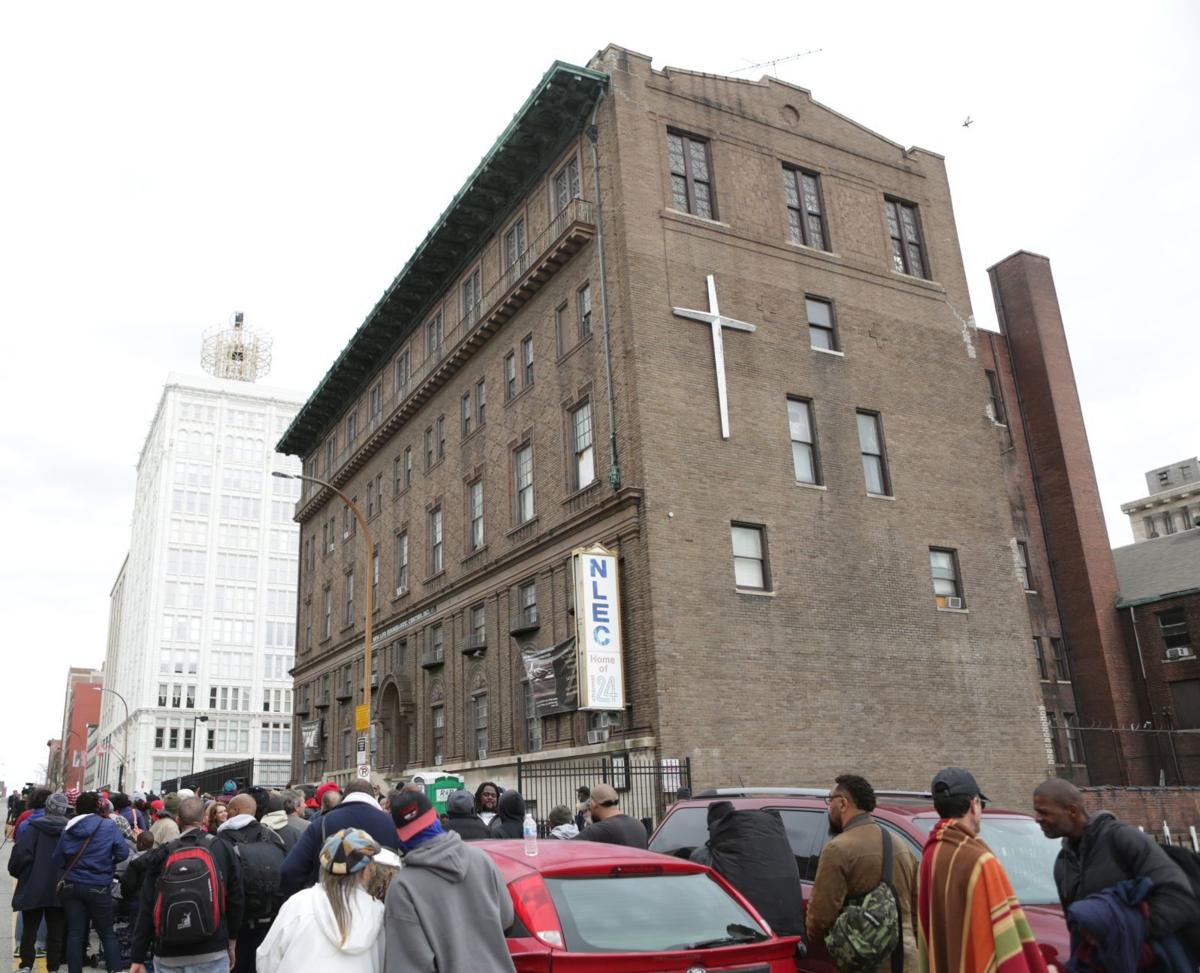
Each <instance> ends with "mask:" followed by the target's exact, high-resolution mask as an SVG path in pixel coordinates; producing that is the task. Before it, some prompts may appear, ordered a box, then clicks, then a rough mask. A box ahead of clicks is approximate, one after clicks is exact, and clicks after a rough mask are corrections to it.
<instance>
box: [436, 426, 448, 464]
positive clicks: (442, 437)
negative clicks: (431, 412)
mask: <svg viewBox="0 0 1200 973" xmlns="http://www.w3.org/2000/svg"><path fill="white" fill-rule="evenodd" d="M437 458H438V462H439V463H440V462H441V461H442V460H444V459H445V458H446V417H445V416H438V417H437Z"/></svg>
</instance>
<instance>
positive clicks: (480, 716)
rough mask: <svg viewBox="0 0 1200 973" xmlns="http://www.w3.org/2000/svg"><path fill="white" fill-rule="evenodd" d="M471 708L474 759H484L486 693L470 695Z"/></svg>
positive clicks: (485, 752) (486, 726) (486, 723)
mask: <svg viewBox="0 0 1200 973" xmlns="http://www.w3.org/2000/svg"><path fill="white" fill-rule="evenodd" d="M471 709H472V710H473V711H474V713H473V716H474V720H473V724H474V729H475V748H474V753H475V759H476V760H484V759H485V758H486V757H487V730H488V705H487V693H480V694H479V695H478V696H472V697H471Z"/></svg>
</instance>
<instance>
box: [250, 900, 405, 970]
mask: <svg viewBox="0 0 1200 973" xmlns="http://www.w3.org/2000/svg"><path fill="white" fill-rule="evenodd" d="M350 901H351V910H352V911H351V918H350V930H349V933H348V935H347V936H346V941H345V943H342V941H341V938H342V937H341V933H340V932H339V931H338V926H337V920H335V919H334V917H333V909H332V907H331V906H330V904H329V896H327V895H326V894H325V890H324V889H323V888H321V886H320V885H316V886H313V887H312V888H308V889H304V891H302V892H297V893H296V894H295V895H293V896H292V897H291V898H290V899H288V900H287V901H286V902H285V903H284V904H283V907H282V908H281V909H280V910H279V915H277V916H276V917H275V921H274V923H272V924H271V931H270V932H269V933H267V938H266V939H264V940H263V944H262V945H261V946H259V947H258V953H257V954H256V959H257V969H258V971H259V973H281V971H285V970H345V971H354V973H380V971H381V970H382V969H383V936H382V935H380V933H381V932H382V930H383V903H382V902H380V901H379V900H378V899H374V898H372V897H371V896H370V895H369V894H368V893H367V891H366V889H364V888H362V887H361V886H360V887H359V888H356V889H355V891H354V896H353V898H352V899H351V900H350Z"/></svg>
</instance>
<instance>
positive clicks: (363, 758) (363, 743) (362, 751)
mask: <svg viewBox="0 0 1200 973" xmlns="http://www.w3.org/2000/svg"><path fill="white" fill-rule="evenodd" d="M355 756H356V758H357V759H356V760H355V763H357V764H358V765H359V767H362V766H363V765H364V764H367V763H370V758H369V757H368V756H367V738H366V737H365V736H361V737H359V738H358V752H357V754H355Z"/></svg>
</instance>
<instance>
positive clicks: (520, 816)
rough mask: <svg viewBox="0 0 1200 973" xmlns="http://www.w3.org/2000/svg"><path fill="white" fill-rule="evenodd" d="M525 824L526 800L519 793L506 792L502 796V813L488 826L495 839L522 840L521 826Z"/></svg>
mask: <svg viewBox="0 0 1200 973" xmlns="http://www.w3.org/2000/svg"><path fill="white" fill-rule="evenodd" d="M524 823H525V798H523V797H522V796H521V794H520V792H519V791H505V792H504V793H503V794H501V795H500V813H499V814H497V815H496V816H495V817H494V818H493V819H492V823H491V824H490V825H488V830H489V831H491V833H492V837H493V838H521V837H524V834H523V833H522V831H521V826H522V825H523V824H524Z"/></svg>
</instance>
